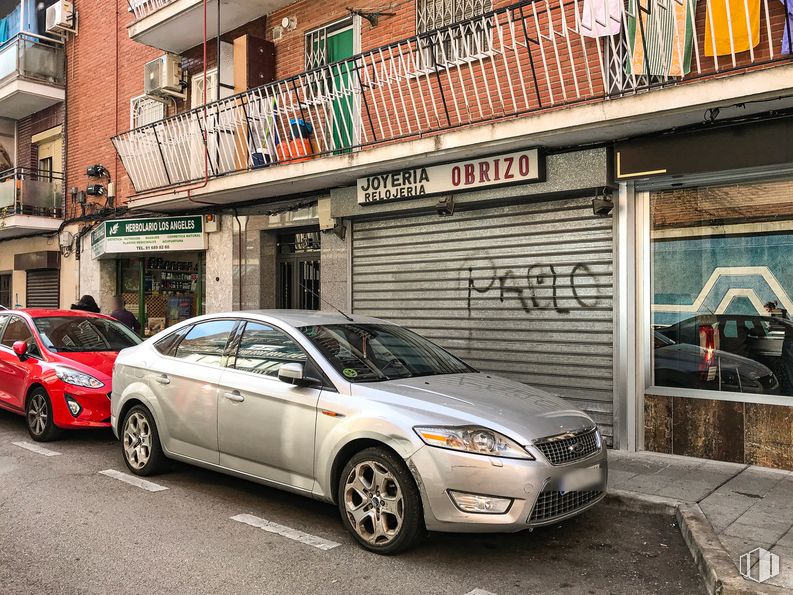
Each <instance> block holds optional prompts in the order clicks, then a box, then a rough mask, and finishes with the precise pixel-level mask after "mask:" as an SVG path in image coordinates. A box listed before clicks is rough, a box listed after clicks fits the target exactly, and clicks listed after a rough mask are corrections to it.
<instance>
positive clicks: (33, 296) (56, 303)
mask: <svg viewBox="0 0 793 595" xmlns="http://www.w3.org/2000/svg"><path fill="white" fill-rule="evenodd" d="M60 301H61V300H60V278H59V275H58V269H42V270H39V271H28V274H27V298H26V301H25V305H26V306H27V307H28V308H50V309H58V308H59V307H60Z"/></svg>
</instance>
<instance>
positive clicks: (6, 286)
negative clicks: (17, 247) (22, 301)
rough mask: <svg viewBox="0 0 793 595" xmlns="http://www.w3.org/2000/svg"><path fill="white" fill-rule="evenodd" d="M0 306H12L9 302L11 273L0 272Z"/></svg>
mask: <svg viewBox="0 0 793 595" xmlns="http://www.w3.org/2000/svg"><path fill="white" fill-rule="evenodd" d="M0 306H3V307H4V308H12V307H13V304H12V303H11V274H10V273H2V274H0Z"/></svg>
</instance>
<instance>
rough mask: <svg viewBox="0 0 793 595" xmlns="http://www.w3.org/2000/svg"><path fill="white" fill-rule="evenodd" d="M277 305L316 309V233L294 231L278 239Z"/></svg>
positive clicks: (317, 295) (317, 283) (318, 244)
mask: <svg viewBox="0 0 793 595" xmlns="http://www.w3.org/2000/svg"><path fill="white" fill-rule="evenodd" d="M276 264H277V267H278V287H277V291H278V299H277V306H278V308H283V309H287V310H319V308H320V297H319V296H320V234H319V232H318V231H306V232H297V233H290V234H285V235H282V236H280V237H279V238H278V259H277V263H276Z"/></svg>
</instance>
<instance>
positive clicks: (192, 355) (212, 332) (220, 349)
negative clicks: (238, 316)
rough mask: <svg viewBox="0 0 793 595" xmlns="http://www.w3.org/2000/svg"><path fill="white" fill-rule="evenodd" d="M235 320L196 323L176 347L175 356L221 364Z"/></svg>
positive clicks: (205, 362)
mask: <svg viewBox="0 0 793 595" xmlns="http://www.w3.org/2000/svg"><path fill="white" fill-rule="evenodd" d="M236 325H237V322H236V321H234V320H210V321H207V322H200V323H198V324H196V325H195V326H194V327H193V328H192V329H190V332H188V333H187V335H186V336H185V338H184V339H182V341H181V342H180V343H179V346H178V347H177V348H176V352H175V353H174V357H178V358H179V359H183V360H187V361H189V362H193V363H196V364H203V365H205V366H219V365H221V362H222V361H223V353H224V352H225V350H226V345H227V344H228V341H229V336H230V335H231V331H233V330H234V327H235V326H236Z"/></svg>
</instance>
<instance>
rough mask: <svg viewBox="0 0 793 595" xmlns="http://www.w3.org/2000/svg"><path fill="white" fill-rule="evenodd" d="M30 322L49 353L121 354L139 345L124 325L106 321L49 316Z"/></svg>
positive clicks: (79, 317) (138, 340)
mask: <svg viewBox="0 0 793 595" xmlns="http://www.w3.org/2000/svg"><path fill="white" fill-rule="evenodd" d="M34 322H35V323H36V328H37V329H38V331H39V335H40V336H41V340H42V341H43V342H44V345H45V346H46V347H47V349H49V350H50V351H69V352H86V351H121V350H122V349H126V348H127V347H132V346H134V345H137V344H138V343H140V342H141V341H140V339H139V338H138V336H137V335H135V334H134V333H133V332H132V331H130V330H129V329H128V328H127V327H126V326H124V325H123V324H121V323H118V322H116V321H114V320H108V319H106V318H92V317H87V316H86V317H82V316H57V317H55V316H53V317H47V318H36V319H35V320H34Z"/></svg>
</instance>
